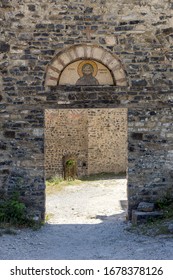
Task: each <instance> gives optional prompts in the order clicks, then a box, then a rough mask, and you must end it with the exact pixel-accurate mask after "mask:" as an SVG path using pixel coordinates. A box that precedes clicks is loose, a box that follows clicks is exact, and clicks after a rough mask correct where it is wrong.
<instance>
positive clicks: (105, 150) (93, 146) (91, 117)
mask: <svg viewBox="0 0 173 280" xmlns="http://www.w3.org/2000/svg"><path fill="white" fill-rule="evenodd" d="M126 169H127V110H126V109H119V108H118V109H90V110H88V174H89V175H90V174H97V173H101V172H106V173H110V172H113V173H116V174H118V173H121V172H122V173H125V172H126Z"/></svg>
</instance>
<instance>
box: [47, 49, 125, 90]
mask: <svg viewBox="0 0 173 280" xmlns="http://www.w3.org/2000/svg"><path fill="white" fill-rule="evenodd" d="M80 60H94V61H96V62H98V63H101V64H102V65H103V66H105V67H106V68H107V69H108V70H109V71H110V73H111V75H112V78H113V85H116V86H127V79H126V74H125V70H124V67H123V65H122V63H121V61H120V59H119V58H118V56H116V55H113V54H111V53H110V52H109V51H107V50H105V49H104V48H102V47H100V46H95V45H84V44H81V45H74V46H71V47H69V48H67V49H65V50H63V51H61V52H59V53H58V54H57V55H56V56H55V57H54V58H53V59H52V61H51V62H50V64H49V65H48V66H47V71H46V79H45V86H51V87H53V86H54V87H55V86H57V85H59V81H60V77H61V74H62V72H63V71H64V69H65V68H66V67H67V66H68V65H70V64H72V63H74V62H75V61H80ZM69 84H73V83H70V82H69Z"/></svg>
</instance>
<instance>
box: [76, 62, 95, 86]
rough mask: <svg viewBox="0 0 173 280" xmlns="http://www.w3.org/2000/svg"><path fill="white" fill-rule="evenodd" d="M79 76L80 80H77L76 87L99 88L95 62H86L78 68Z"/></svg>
mask: <svg viewBox="0 0 173 280" xmlns="http://www.w3.org/2000/svg"><path fill="white" fill-rule="evenodd" d="M77 71H78V74H79V76H80V78H79V79H78V80H77V82H76V85H79V86H87V85H91V86H97V85H99V82H98V80H97V79H96V78H95V76H96V75H97V72H98V67H97V64H96V63H95V62H94V61H90V60H84V61H82V62H81V63H80V64H79V66H78V69H77Z"/></svg>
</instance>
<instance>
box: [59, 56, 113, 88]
mask: <svg viewBox="0 0 173 280" xmlns="http://www.w3.org/2000/svg"><path fill="white" fill-rule="evenodd" d="M59 85H77V86H78V85H79V86H99V85H114V80H113V77H112V74H111V72H110V70H109V69H108V68H107V67H106V66H104V65H103V64H102V63H100V62H98V61H95V60H78V61H75V62H73V63H71V64H69V65H68V66H67V67H65V69H64V70H63V71H62V73H61V76H60V79H59Z"/></svg>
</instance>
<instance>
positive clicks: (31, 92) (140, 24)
mask: <svg viewBox="0 0 173 280" xmlns="http://www.w3.org/2000/svg"><path fill="white" fill-rule="evenodd" d="M0 25H1V30H0V32H1V36H0V71H1V75H0V199H1V200H2V199H4V197H7V198H8V197H9V196H10V195H11V194H12V193H13V192H14V191H16V190H17V191H18V192H19V193H20V196H21V199H22V200H23V201H24V202H25V203H26V205H27V208H28V211H29V212H30V213H33V215H38V216H39V217H40V218H41V219H44V213H45V170H44V169H45V168H44V156H45V152H44V124H45V112H46V110H60V109H66V110H72V109H86V108H88V109H100V108H102V109H104V108H105V109H109V108H110V109H116V108H124V109H127V110H128V171H127V172H128V213H129V218H131V212H132V209H136V208H137V205H138V204H139V202H142V201H143V202H145V201H146V202H153V203H154V202H156V201H157V200H158V199H160V198H163V197H164V196H165V195H169V196H170V197H172V198H173V79H172V73H173V67H172V66H173V64H172V57H173V27H172V26H173V2H172V0H165V1H163V0H151V1H145V0H144V1H141V0H140V1H139V0H131V1H129V0H117V1H114V0H110V1H105V0H73V1H72V0H69V1H66V0H64V1H62V0H57V1H54V0H40V1H33V0H30V1H29V0H20V1H18V0H1V2H0ZM79 59H80V60H82V59H88V60H91V59H92V60H93V61H96V62H97V61H98V62H99V63H103V65H104V66H105V67H106V68H107V69H109V71H110V73H111V75H112V78H113V80H114V85H111V86H109V85H101V86H75V85H69V86H68V85H66V86H63V85H59V77H60V76H61V73H62V71H63V69H64V68H65V67H67V65H70V63H74V61H77V60H79ZM111 61H112V63H113V65H112V64H111ZM55 64H56V65H55ZM52 75H53V76H52ZM52 77H53V78H54V79H52ZM67 78H68V77H67ZM52 81H53V82H52ZM51 83H52V84H51Z"/></svg>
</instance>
